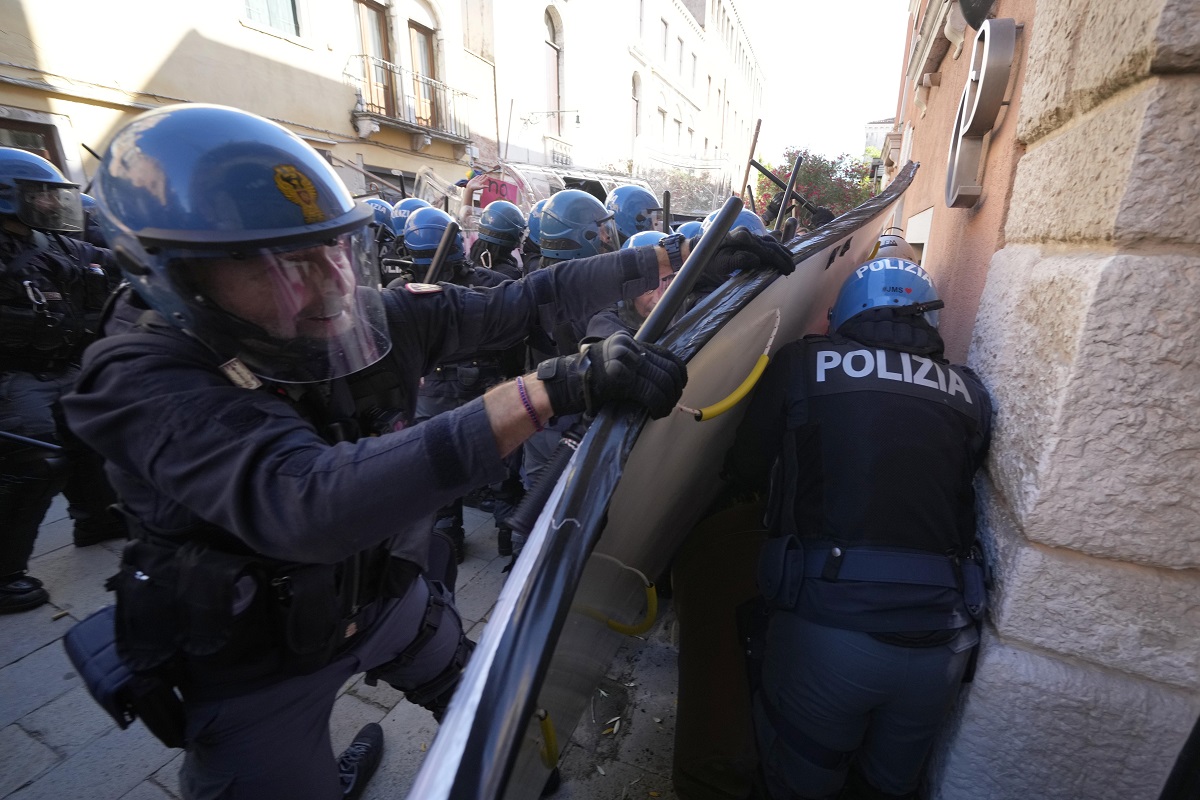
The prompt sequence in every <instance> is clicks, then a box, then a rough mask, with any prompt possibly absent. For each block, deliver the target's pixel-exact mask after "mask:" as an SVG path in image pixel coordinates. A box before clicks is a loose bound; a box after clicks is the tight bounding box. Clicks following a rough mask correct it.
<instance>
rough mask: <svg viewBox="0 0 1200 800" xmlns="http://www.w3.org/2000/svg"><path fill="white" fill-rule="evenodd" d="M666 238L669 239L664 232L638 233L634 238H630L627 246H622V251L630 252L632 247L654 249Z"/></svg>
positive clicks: (627, 240)
mask: <svg viewBox="0 0 1200 800" xmlns="http://www.w3.org/2000/svg"><path fill="white" fill-rule="evenodd" d="M665 238H667V235H666V234H665V233H663V232H662V231H638V232H637V233H635V234H634V235H633V236H630V237H629V238H628V239H626V240H625V244H623V245H621V249H622V250H628V249H630V248H632V247H653V246H654V245H656V244H658V243H659V242H661V241H662V240H663V239H665Z"/></svg>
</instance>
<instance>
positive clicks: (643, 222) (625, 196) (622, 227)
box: [604, 185, 663, 242]
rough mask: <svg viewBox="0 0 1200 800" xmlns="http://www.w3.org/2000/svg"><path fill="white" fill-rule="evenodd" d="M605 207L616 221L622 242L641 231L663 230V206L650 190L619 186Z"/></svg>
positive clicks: (609, 196) (607, 200)
mask: <svg viewBox="0 0 1200 800" xmlns="http://www.w3.org/2000/svg"><path fill="white" fill-rule="evenodd" d="M604 207H605V208H607V209H608V210H609V211H610V212H612V215H613V218H614V219H616V221H617V230H618V231H619V232H620V234H621V241H622V242H624V241H625V240H626V239H628V238H629V237H630V236H633V235H634V234H635V233H637V232H639V231H661V230H662V227H663V222H662V212H663V210H662V205H661V204H660V203H659V202H658V198H656V197H655V196H654V195H653V194H652V193H651V192H650V190H649V189H645V188H643V187H641V186H633V185H629V186H618V187H617V188H615V189H613V190H612V191H611V192H609V193H608V198H607V199H605V201H604Z"/></svg>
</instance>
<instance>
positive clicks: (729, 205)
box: [633, 197, 742, 342]
mask: <svg viewBox="0 0 1200 800" xmlns="http://www.w3.org/2000/svg"><path fill="white" fill-rule="evenodd" d="M741 210H742V201H741V200H739V199H738V198H736V197H730V198H729V199H728V200H726V201H725V205H723V206H721V210H720V211H719V212H717V216H716V217H715V218H714V219H713V221H712V224H711V225H709V226H708V230H706V231H705V232H704V235H703V236H701V237H700V241H698V242H696V247H695V249H694V250H692V251H691V252H690V253H688V258H687V261H685V262H684V263H683V266H682V267H680V268H679V274H678V275H676V276H675V280H673V281H671V285H670V286H668V287H667V290H666V291H665V292H663V296H662V299H660V300H659V301H658V305H656V306H655V307H654V310H653V311H651V312H650V316H648V317H646V321H645V322H643V323H642V327H640V328H638V332H637V333H636V334H634V337H633V338H635V339H637V340H638V341H639V342H653V341H656V340H657V339H658V337H660V336H662V335H663V332H664V331H666V329H667V327H668V326H669V325H670V324H671V320H673V319H674V318H675V314H676V313H677V312H678V311H679V309H680V308H682V307H683V302H684V300H686V299H687V296H688V294H690V293H691V291H692V288H693V287H694V286H695V285H696V281H697V280H699V279H700V275H701V274H703V272H704V270H705V268H706V267H707V266H708V262H710V261H712V258H713V256H714V255H716V252H717V249H718V248H720V246H721V242H723V241H724V240H725V234H727V233H729V229H730V228H732V227H733V223H734V222H735V221H736V220H737V215H738V212H739V211H741Z"/></svg>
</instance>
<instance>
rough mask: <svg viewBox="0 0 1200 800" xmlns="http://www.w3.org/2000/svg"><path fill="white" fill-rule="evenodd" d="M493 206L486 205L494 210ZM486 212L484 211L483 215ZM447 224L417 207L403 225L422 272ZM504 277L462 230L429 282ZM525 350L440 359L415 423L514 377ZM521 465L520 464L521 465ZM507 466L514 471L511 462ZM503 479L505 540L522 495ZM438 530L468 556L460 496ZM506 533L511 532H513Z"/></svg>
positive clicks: (481, 283)
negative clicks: (472, 250) (470, 250)
mask: <svg viewBox="0 0 1200 800" xmlns="http://www.w3.org/2000/svg"><path fill="white" fill-rule="evenodd" d="M491 205H495V203H493V204H491ZM491 205H489V206H488V208H491ZM514 208H515V206H514ZM486 213H487V212H486V211H485V216H486ZM517 213H518V214H519V213H520V212H519V211H518V212H517ZM449 223H450V215H449V214H447V213H446V212H444V211H442V210H440V209H437V208H419V209H417V210H416V211H414V212H413V213H412V214H411V215H409V217H408V220H407V222H406V223H405V226H404V241H405V247H407V248H408V250H409V252H410V253H411V254H412V259H413V263H414V264H415V265H416V268H417V271H418V272H422V273H423V272H425V271H426V270H427V269H428V268H429V266H430V264H431V263H432V261H433V257H434V255H435V253H436V252H437V249H438V245H439V244H440V243H441V241H442V236H443V234H444V233H445V231H446V226H447V225H448V224H449ZM509 249H510V250H511V248H509ZM514 266H515V264H514ZM506 277H507V276H505V275H501V274H500V273H499V272H496V271H494V270H490V269H487V268H485V267H479V266H472V265H471V263H470V262H468V261H467V259H466V257H465V255H464V253H463V237H462V234H461V233H458V234H455V237H454V242H453V244H452V245H451V247H450V250H449V253H448V254H447V255H446V257H445V261H444V262H443V264H442V265H441V267H440V270H439V274H438V275H435V276H432V278H431V280H444V281H447V282H449V283H453V284H456V285H458V286H466V287H488V286H497V285H499V284H500V283H502V282H503V281H504V280H505V279H506ZM518 277H519V276H518ZM524 353H525V350H524V347H523V345H521V344H517V345H514V346H512V347H508V348H503V349H494V350H480V351H478V352H474V353H470V354H468V355H467V356H466V357H465V358H455V359H452V360H448V361H444V362H441V363H439V364H438V365H437V366H435V367H434V368H433V371H431V372H430V373H428V374H427V375H425V376H424V377H423V378H422V379H421V388H420V390H419V391H418V392H417V409H416V415H415V417H414V420H413V421H414V422H424V421H425V420H428V419H429V418H431V417H433V416H435V415H437V414H441V413H442V412H444V411H449V410H450V409H453V408H458V407H459V406H461V405H463V404H464V403H467V402H469V401H471V400H474V399H475V398H477V397H482V396H483V394H484V392H486V391H487V390H488V389H490V388H492V387H493V386H495V385H497V384H500V383H503V382H504V381H506V380H508V379H510V378H514V377H516V376H517V375H519V374H520V373H521V370H522V368H523V367H524ZM510 459H511V457H510ZM519 463H520V462H517V466H518V467H519ZM509 468H510V469H509V471H510V473H511V471H512V464H509ZM500 483H501V491H500V494H499V495H498V496H497V497H496V500H497V506H496V507H495V508H494V509H493V513H494V515H495V517H496V521H497V527H498V529H500V532H499V534H498V538H499V540H500V542H501V544H503V540H504V538H505V530H507V529H506V528H505V526H504V525H503V520H505V519H507V517H508V514H509V513H511V511H512V509H513V508H514V507H515V505H516V502H517V501H518V500H519V499H520V498H519V496H517V495H518V493H519V489H518V488H516V487H514V486H513V485H512V478H511V474H510V475H509V476H506V478H505V480H504V481H502V482H500ZM472 488H475V487H472ZM434 530H435V531H437V532H439V533H441V534H443V535H445V536H448V537H449V538H450V540H451V542H452V543H453V545H454V555H455V559H456V560H457V561H458V562H459V563H462V560H463V559H464V558H465V557H466V532H465V531H464V530H463V499H462V498H461V497H457V498H455V499H454V500H453V501H451V502H450V503H448V504H447V505H445V506H443V507H442V508H441V509H440V510H439V511H438V514H437V518H436V520H435V521H434ZM508 535H509V536H511V531H509V533H508ZM500 549H501V550H503V549H504V548H503V547H500ZM510 554H511V548H510V549H509V552H508V553H504V552H501V555H510Z"/></svg>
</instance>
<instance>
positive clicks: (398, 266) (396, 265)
mask: <svg viewBox="0 0 1200 800" xmlns="http://www.w3.org/2000/svg"><path fill="white" fill-rule="evenodd" d="M418 208H432V206H430V205H429V203H427V202H426V201H424V200H422V199H421V198H419V197H406V198H404V199H403V200H401V201H400V202H398V203H396V205H395V206H393V207H392V235H393V236H395V237H396V238H395V239H394V240H393V241H392V247H391V250H390V252H388V253H387V254H386V255H385V256H384V257H383V258H382V259H380V263H379V272H380V281H381V282H382V283H383V285H384V286H388V285H390V284H391V283H392V282H393V281H394V282H396V284H397V285H401V284H404V283H409V282H411V281H414V280H417V279H418V278H419V277H420V276H418V275H417V270H416V266H415V265H414V264H413V262H412V259H411V258H410V257H409V255H408V251H407V250H406V249H405V247H404V223H405V222H407V221H408V215H409V214H411V213H412V212H413V211H416V210H417V209H418Z"/></svg>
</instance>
